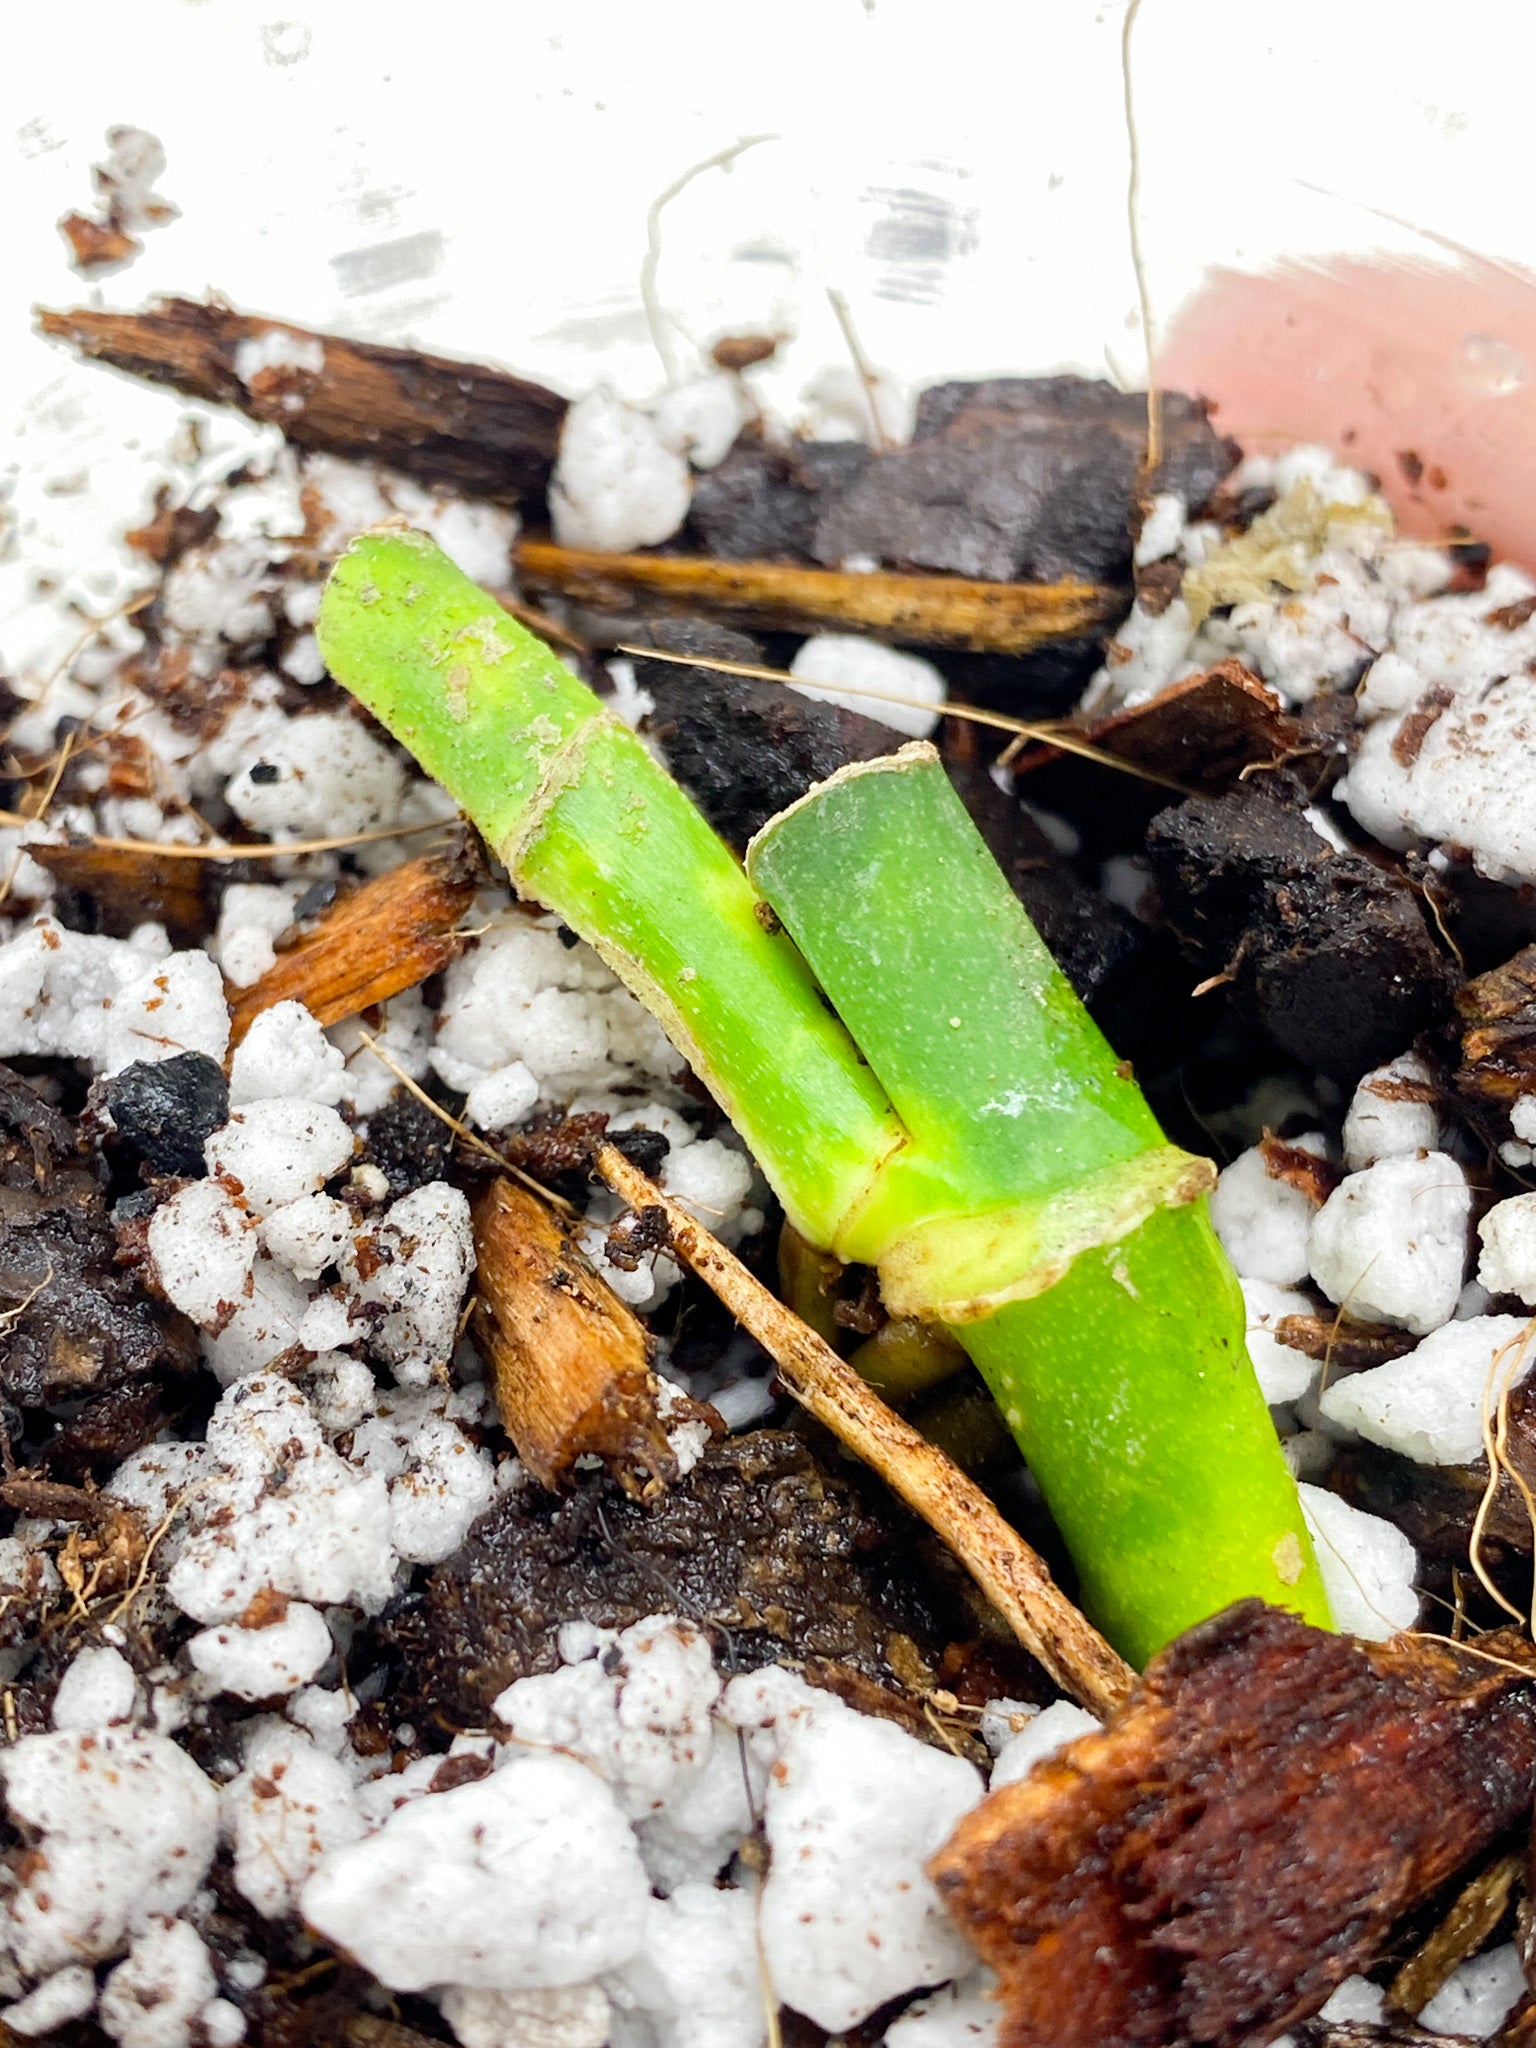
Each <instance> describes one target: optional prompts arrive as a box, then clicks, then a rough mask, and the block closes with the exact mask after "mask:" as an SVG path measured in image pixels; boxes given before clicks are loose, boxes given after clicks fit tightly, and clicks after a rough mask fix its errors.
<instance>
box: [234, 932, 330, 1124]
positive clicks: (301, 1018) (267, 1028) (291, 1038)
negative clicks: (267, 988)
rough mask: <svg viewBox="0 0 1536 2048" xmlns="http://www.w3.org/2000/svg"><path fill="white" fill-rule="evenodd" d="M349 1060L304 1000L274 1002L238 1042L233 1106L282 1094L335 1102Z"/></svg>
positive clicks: (272, 1098)
mask: <svg viewBox="0 0 1536 2048" xmlns="http://www.w3.org/2000/svg"><path fill="white" fill-rule="evenodd" d="M274 957H275V956H274ZM226 971H227V970H226ZM346 1064H347V1062H346V1056H345V1054H344V1053H342V1052H341V1050H340V1049H339V1048H338V1047H337V1046H334V1045H332V1044H331V1042H330V1040H329V1039H328V1038H327V1037H326V1035H325V1033H324V1032H323V1031H322V1030H321V1029H320V1026H319V1025H318V1024H317V1023H316V1022H315V1020H314V1018H313V1017H312V1016H311V1015H310V1013H309V1011H308V1010H306V1009H305V1007H304V1005H303V1004H302V1003H294V1002H286V1003H274V1004H273V1005H272V1007H271V1008H270V1009H269V1010H262V1011H260V1012H258V1014H257V1016H256V1018H255V1020H254V1021H253V1023H252V1024H251V1027H250V1029H249V1030H248V1031H247V1032H246V1034H245V1036H244V1038H243V1039H241V1041H240V1043H239V1044H238V1045H237V1046H236V1047H235V1051H234V1056H233V1058H232V1059H231V1060H230V1063H229V1101H230V1107H231V1108H232V1109H240V1108H242V1107H244V1105H245V1104H247V1103H252V1102H262V1101H272V1100H274V1099H277V1098H279V1097H282V1096H291V1097H295V1098H297V1099H298V1100H300V1101H304V1102H322V1103H325V1104H326V1105H327V1106H329V1105H332V1104H334V1103H337V1102H339V1101H340V1100H341V1091H342V1076H343V1074H344V1073H345V1071H346Z"/></svg>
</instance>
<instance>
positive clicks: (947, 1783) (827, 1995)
mask: <svg viewBox="0 0 1536 2048" xmlns="http://www.w3.org/2000/svg"><path fill="white" fill-rule="evenodd" d="M724 1712H725V1715H726V1718H727V1719H728V1720H729V1721H731V1722H733V1723H734V1724H735V1725H736V1726H737V1727H739V1728H743V1729H745V1730H746V1731H747V1738H748V1742H749V1744H750V1746H751V1748H752V1750H753V1752H754V1754H755V1755H756V1756H757V1757H758V1759H759V1760H760V1761H761V1762H763V1763H765V1764H767V1765H768V1767H769V1772H768V1784H767V1790H766V1792H765V1794H764V1799H763V1811H764V1825H765V1828H766V1831H767V1835H768V1842H769V1847H770V1849H771V1851H772V1862H771V1864H770V1866H769V1872H768V1878H767V1881H766V1883H765V1884H764V1886H763V1893H762V1906H761V1916H760V1928H761V1936H762V1943H763V1953H764V1955H765V1957H766V1958H767V1963H768V1968H769V1971H770V1973H771V1974H772V1977H773V1982H774V1984H775V1986H776V1988H777V1990H778V1992H779V1994H780V1996H781V1997H782V1998H784V1999H785V2000H786V2001H787V2002H788V2003H789V2004H790V2005H792V2006H794V2008H795V2010H796V2011H797V2012H803V2013H804V2014H805V2015H806V2016H807V2018H809V2019H813V2020H815V2022H816V2023H817V2025H818V2026H823V2027H826V2028H828V2029H829V2030H830V2031H833V2032H838V2031H841V2030H842V2029H843V2028H845V2027H850V2026H854V2025H856V2024H857V2023H858V2021H859V2020H861V2019H863V2018H865V2017H866V2016H867V2015H868V2014H869V2013H871V2012H873V2011H874V2009H875V2007H876V2006H878V2005H883V2004H884V2003H885V2001H886V2000H887V1999H888V1998H894V1997H896V1996H898V1995H899V1994H900V1993H901V1992H903V1991H909V1990H912V1989H913V1988H915V1987H916V1986H917V1985H920V1984H936V1983H942V1982H943V1981H944V1980H946V1979H947V1978H950V1977H955V1976H958V1975H960V1974H962V1973H963V1972H964V1971H965V1970H966V1969H967V1968H968V1967H969V1964H970V1954H969V1951H968V1949H967V1947H966V1945H965V1943H964V1942H963V1941H962V1939H961V1938H960V1935H959V1933H958V1931H957V1930H956V1929H955V1927H954V1926H953V1924H952V1923H951V1921H950V1920H949V1918H948V1916H947V1915H946V1913H945V1912H944V1909H943V1906H942V1905H941V1904H940V1901H939V1897H938V1894H937V1892H936V1891H935V1890H934V1888H933V1885H932V1883H931V1881H930V1880H929V1878H928V1876H927V1873H926V1867H925V1866H926V1864H927V1862H928V1859H929V1857H930V1856H932V1855H933V1854H934V1853H935V1851H936V1850H937V1849H938V1848H939V1847H940V1845H941V1844H942V1843H943V1842H944V1841H945V1840H946V1839H947V1838H948V1836H949V1834H950V1832H951V1830H952V1829H953V1827H954V1825H955V1823H956V1821H958V1820H959V1818H960V1816H961V1814H963V1813H965V1812H966V1811H968V1809H969V1808H970V1807H972V1806H974V1805H975V1803H976V1800H977V1798H978V1797H979V1795H980V1791H981V1782H980V1778H979V1776H978V1774H977V1772H976V1771H975V1769H974V1767H973V1766H972V1765H970V1764H967V1763H964V1762H962V1761H961V1759H960V1758H958V1757H952V1756H945V1755H943V1754H941V1753H940V1752H939V1751H937V1750H934V1749H930V1748H928V1747H927V1746H926V1745H925V1744H923V1743H920V1742H918V1741H917V1740H916V1739H915V1737H913V1736H911V1735H908V1734H907V1733H906V1732H905V1730H903V1729H900V1728H897V1727H895V1726H894V1725H893V1724H892V1723H891V1722H889V1721H875V1720H871V1719H869V1718H868V1717H866V1716H864V1715H861V1714H855V1713H854V1712H852V1711H851V1709H849V1708H847V1707H845V1706H844V1705H843V1704H842V1702H841V1701H839V1700H834V1699H831V1698H830V1697H829V1696H828V1695H827V1694H825V1693H817V1692H813V1691H812V1689H811V1688H810V1687H809V1686H807V1685H806V1684H805V1683H804V1682H803V1681H802V1680H801V1679H798V1678H796V1677H794V1676H793V1675H792V1674H791V1673H789V1672H787V1671H778V1670H775V1671H766V1672H758V1673H756V1674H755V1675H753V1676H751V1677H747V1678H737V1679H733V1680H732V1681H731V1684H730V1685H729V1686H728V1687H727V1688H726V1694H725V1699H724Z"/></svg>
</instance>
